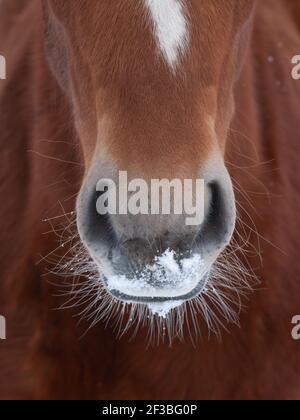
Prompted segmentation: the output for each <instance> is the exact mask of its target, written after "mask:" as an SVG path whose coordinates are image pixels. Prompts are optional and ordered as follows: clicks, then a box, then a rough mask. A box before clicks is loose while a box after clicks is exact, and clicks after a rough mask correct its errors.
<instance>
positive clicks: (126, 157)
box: [44, 0, 253, 303]
mask: <svg viewBox="0 0 300 420" xmlns="http://www.w3.org/2000/svg"><path fill="white" fill-rule="evenodd" d="M252 11H253V1H251V0H244V1H240V0H209V1H199V0H190V1H179V0H164V1H162V0H144V1H137V0H128V1H124V0H114V1H113V2H112V1H111V0H102V1H97V0H88V1H86V0H73V1H72V2H62V1H60V0H47V1H44V14H45V27H46V37H45V38H46V40H45V42H46V49H47V57H48V60H49V63H50V66H51V68H52V70H53V72H54V74H55V76H56V77H57V80H58V82H59V83H60V85H61V87H62V88H63V90H64V91H65V93H66V95H67V96H68V97H69V99H70V102H71V104H72V106H73V109H74V118H75V124H76V129H77V131H78V134H79V137H80V141H81V145H82V150H83V154H84V161H85V169H86V176H85V179H84V181H83V184H82V187H81V192H80V195H79V198H78V203H77V213H78V219H77V224H78V230H79V233H80V235H81V239H82V242H83V243H84V245H85V247H86V249H87V250H88V252H89V254H90V255H91V257H92V258H93V261H94V262H95V263H96V265H97V268H98V271H99V274H100V275H101V277H103V281H104V283H105V285H106V287H107V288H108V289H109V292H110V293H111V294H113V295H114V296H115V297H117V298H118V299H120V300H124V301H130V302H131V301H136V302H142V303H143V302H152V303H153V302H161V301H163V302H164V301H180V302H183V301H186V300H189V299H191V298H193V297H195V296H196V295H198V294H199V293H200V292H201V291H202V290H203V288H205V286H206V285H207V283H208V282H209V276H210V272H211V270H212V267H213V266H214V264H215V261H216V260H217V258H218V257H219V255H220V254H221V253H222V251H223V250H224V248H225V247H226V246H227V245H228V243H229V242H230V240H231V237H232V234H233V231H234V226H235V214H236V211H235V200H234V194H233V188H232V184H231V180H230V177H229V175H228V172H227V170H226V168H225V165H224V155H225V151H226V141H227V138H228V134H229V130H230V124H231V120H232V117H233V115H234V95H233V89H234V84H235V81H236V80H237V78H238V77H239V72H240V69H241V66H242V62H243V55H244V51H245V50H246V42H247V36H248V34H249V32H250V30H251V15H252ZM120 171H122V174H124V173H126V177H127V181H128V183H133V184H131V186H132V185H136V184H137V183H136V180H139V181H140V184H139V185H140V189H143V192H144V196H143V197H142V196H139V197H140V200H142V198H149V196H150V195H151V194H150V191H152V190H151V185H152V182H153V180H162V179H165V180H169V181H171V180H173V181H174V180H176V182H177V184H176V183H175V184H176V185H179V184H180V182H181V185H185V181H187V180H191V181H192V182H194V183H196V182H197V180H202V181H203V184H202V189H201V192H200V190H199V191H198V193H197V194H195V192H192V194H191V195H192V196H193V198H194V199H195V200H196V199H197V197H198V198H199V197H200V201H201V202H202V204H203V211H202V218H201V222H199V223H195V224H188V223H186V221H187V218H188V215H189V212H188V211H187V209H186V208H185V206H182V209H183V210H182V212H181V213H180V212H177V213H176V212H173V213H170V214H162V212H160V211H156V212H151V210H152V207H151V203H150V202H151V197H150V198H149V201H148V203H147V204H143V209H144V211H140V212H139V211H137V212H136V213H135V212H131V213H130V212H129V211H128V207H127V212H126V211H125V212H124V206H123V207H122V208H123V211H120V202H121V201H122V200H124V199H125V195H124V191H123V189H124V185H121V181H120ZM104 179H106V180H110V181H111V184H110V185H108V186H106V188H105V189H103V190H101V188H100V189H99V190H98V191H97V185H99V181H100V180H104ZM142 181H144V183H142ZM128 183H127V184H126V194H127V196H126V198H127V199H128V197H129V199H130V197H131V198H132V195H133V190H132V189H130V187H129V188H128V185H129V184H128ZM175 184H172V185H173V186H174V185H175ZM141 185H142V187H141ZM147 186H148V187H149V188H148V190H147V188H146V187H147ZM110 189H111V192H112V193H114V194H115V195H116V196H117V197H118V200H117V201H118V205H117V206H116V208H117V207H118V210H119V211H117V212H115V213H114V212H108V214H99V211H97V203H99V199H101V197H102V196H103V194H108V195H107V196H106V198H107V201H109V197H110V196H109V193H110V191H109V190H110ZM101 194H102V195H101ZM160 194H161V190H160V192H159V196H156V199H157V197H160V196H161V195H160ZM196 196H197V197H196ZM179 197H180V198H178V196H177V198H175V195H174V197H173V196H172V197H171V196H170V202H172V204H174V207H175V204H176V203H175V201H176V200H177V201H178V200H179V201H181V199H182V196H179ZM152 198H153V197H152ZM112 200H113V198H112ZM127 204H128V203H127ZM152 204H153V203H152ZM177 204H178V203H177ZM123 205H124V203H123ZM147 210H148V211H147ZM133 213H134V214H133ZM175 213H176V214H175ZM157 273H158V274H157Z"/></svg>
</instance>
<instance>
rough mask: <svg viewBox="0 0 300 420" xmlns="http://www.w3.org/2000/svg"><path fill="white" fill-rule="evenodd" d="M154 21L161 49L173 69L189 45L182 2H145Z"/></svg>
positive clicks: (171, 0) (169, 0) (146, 0)
mask: <svg viewBox="0 0 300 420" xmlns="http://www.w3.org/2000/svg"><path fill="white" fill-rule="evenodd" d="M145 4H146V6H147V8H148V9H149V11H150V13H151V16H152V19H153V21H154V28H155V34H156V37H157V39H158V42H159V47H160V49H161V51H162V53H163V55H164V57H165V58H166V60H167V62H168V63H169V65H170V66H171V67H172V69H175V67H176V65H177V62H178V58H179V54H180V52H181V53H183V52H184V50H185V49H186V47H187V43H188V26H187V20H186V16H185V15H184V10H183V5H182V2H181V0H145Z"/></svg>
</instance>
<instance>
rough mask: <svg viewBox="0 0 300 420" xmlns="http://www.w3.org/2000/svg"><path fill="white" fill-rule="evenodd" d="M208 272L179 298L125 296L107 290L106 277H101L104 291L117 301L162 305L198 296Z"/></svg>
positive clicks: (203, 287) (203, 286) (206, 279)
mask: <svg viewBox="0 0 300 420" xmlns="http://www.w3.org/2000/svg"><path fill="white" fill-rule="evenodd" d="M209 276H210V272H207V273H206V274H205V275H204V276H203V277H202V279H201V280H200V282H199V283H198V285H197V286H196V287H195V288H194V289H193V290H191V291H190V292H189V293H187V294H185V295H181V296H170V297H158V296H155V297H145V296H143V297H139V296H131V295H127V294H125V293H122V292H120V291H118V290H116V289H109V288H108V282H107V279H106V277H104V276H103V277H102V281H103V283H104V286H105V289H106V290H107V291H108V293H109V294H110V295H111V296H112V297H114V298H115V299H117V300H120V301H122V302H126V303H140V304H149V303H164V302H177V301H183V302H186V301H189V300H192V299H195V298H196V297H197V296H198V295H200V294H201V293H202V292H203V290H204V289H205V286H206V285H207V283H208V281H209Z"/></svg>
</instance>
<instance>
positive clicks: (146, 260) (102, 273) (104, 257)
mask: <svg viewBox="0 0 300 420" xmlns="http://www.w3.org/2000/svg"><path fill="white" fill-rule="evenodd" d="M97 168H102V171H103V165H95V163H94V164H93V168H92V170H91V171H90V173H89V174H88V176H87V177H86V179H85V182H84V184H83V186H82V189H81V192H80V195H79V197H78V201H77V226H78V231H79V234H80V237H81V240H82V242H83V244H84V246H85V248H86V249H87V251H88V252H89V254H90V256H91V257H92V259H93V260H94V262H95V264H96V265H97V267H98V271H99V281H102V283H103V286H104V287H105V288H106V289H107V291H108V292H109V293H110V294H111V295H112V296H113V297H114V298H116V299H118V300H120V301H124V302H129V303H130V302H136V303H146V304H147V303H156V302H157V303H161V302H167V301H179V300H180V301H188V300H191V299H193V298H195V297H196V296H198V295H199V294H200V293H201V292H202V291H203V289H204V288H205V286H206V284H207V283H208V281H209V277H210V270H211V268H212V266H213V264H214V262H215V260H216V259H217V258H218V256H219V255H220V254H221V253H222V251H223V250H224V249H225V248H226V246H227V245H228V244H229V242H230V240H231V237H232V234H233V231H234V228H235V218H236V209H235V200H234V194H233V189H232V184H231V181H230V178H229V175H228V173H227V171H226V170H225V168H224V169H223V170H222V171H221V174H222V176H216V177H215V178H214V177H211V178H209V177H207V178H206V179H205V181H206V189H207V191H209V194H208V197H209V206H208V211H207V214H206V217H205V220H204V223H203V224H202V225H201V226H200V227H198V229H197V230H195V229H194V228H193V229H192V230H189V229H187V228H186V226H184V223H183V218H181V217H177V218H174V217H173V218H170V217H169V218H168V216H164V217H163V218H159V216H151V215H149V216H148V215H144V216H143V217H136V218H135V217H134V216H130V217H128V218H127V216H120V217H122V218H123V220H122V223H121V226H122V227H123V228H122V229H123V230H122V231H121V236H120V230H119V231H118V232H117V231H116V229H115V228H114V224H113V223H112V220H111V218H110V216H109V215H105V216H102V215H99V214H98V212H97V209H96V201H97V198H98V196H99V193H97V192H96V184H97V182H98V180H99V179H100V178H101V177H104V176H105V177H106V178H107V177H108V175H109V176H111V177H116V174H115V173H114V172H113V171H112V170H111V169H110V171H107V170H106V171H105V173H103V172H101V170H98V169H97ZM106 169H107V168H106ZM107 172H108V173H107ZM112 179H113V178H112ZM151 217H153V219H151ZM145 219H147V220H145ZM157 220H159V229H158V230H159V231H160V234H159V235H157V226H158V223H157ZM170 220H171V226H170ZM144 222H145V223H144ZM172 224H173V226H172ZM135 225H136V226H135ZM128 226H129V227H130V229H129V228H128ZM143 226H147V231H145V236H142V232H143ZM152 226H153V231H154V232H155V236H154V237H152V239H151V241H149V240H148V238H149V235H151V233H152V232H151V228H152ZM164 226H166V228H165V229H164ZM135 228H136V232H138V235H137V236H135V235H134V234H132V233H134V232H135ZM128 231H130V235H128V233H127V232H128ZM172 232H175V233H174V234H173V233H172ZM146 238H147V239H146ZM168 249H169V250H173V251H174V252H175V254H176V255H177V256H178V261H177V262H178V264H179V266H180V261H181V259H183V258H193V256H194V255H201V258H202V259H203V260H204V261H205V266H206V270H205V271H204V272H203V271H201V275H200V270H199V279H198V281H197V283H196V284H194V286H193V287H192V288H191V290H189V291H187V293H184V294H183V295H177V294H176V295H170V296H165V295H164V294H163V293H162V294H161V296H160V287H162V286H161V285H157V284H155V276H154V277H153V280H152V279H151V277H149V283H150V284H151V285H152V286H153V288H155V289H156V290H157V292H156V293H155V295H149V296H139V295H138V294H132V293H130V294H127V293H126V292H125V293H124V290H118V289H117V287H114V288H110V287H109V285H108V284H109V281H108V280H109V276H111V275H114V276H125V277H126V278H127V279H128V280H129V281H130V279H131V278H132V276H133V274H132V272H133V271H134V275H135V276H136V275H137V273H138V272H139V271H140V272H142V271H143V269H144V267H146V266H148V265H149V264H150V265H151V264H152V263H153V262H154V261H155V258H157V257H159V256H160V255H162V254H163V253H164V252H165V251H166V250H168ZM132 267H134V270H132ZM184 281H185V279H184V278H182V282H183V283H184ZM151 282H152V283H151ZM161 290H162V289H161Z"/></svg>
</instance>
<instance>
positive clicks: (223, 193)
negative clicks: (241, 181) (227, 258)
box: [197, 181, 236, 257]
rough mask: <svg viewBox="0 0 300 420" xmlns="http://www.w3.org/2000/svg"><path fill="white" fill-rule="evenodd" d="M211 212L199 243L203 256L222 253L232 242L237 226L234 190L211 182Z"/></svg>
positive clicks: (198, 240)
mask: <svg viewBox="0 0 300 420" xmlns="http://www.w3.org/2000/svg"><path fill="white" fill-rule="evenodd" d="M209 187H210V189H211V204H210V210H209V213H208V215H207V218H206V220H205V223H204V225H203V227H202V229H201V232H200V234H199V237H198V239H197V243H198V244H200V245H201V249H202V253H203V256H204V257H205V256H210V255H212V254H217V253H220V251H221V250H222V249H224V248H225V247H226V246H227V245H228V243H229V242H230V240H231V236H232V233H233V230H234V226H235V214H236V212H235V204H234V196H233V192H232V189H231V188H230V189H229V188H227V187H226V185H225V186H224V185H223V184H222V183H219V182H216V181H215V182H211V183H210V184H209Z"/></svg>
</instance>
